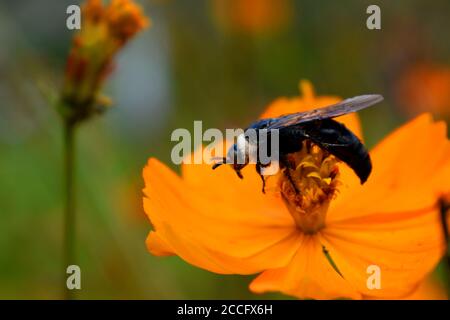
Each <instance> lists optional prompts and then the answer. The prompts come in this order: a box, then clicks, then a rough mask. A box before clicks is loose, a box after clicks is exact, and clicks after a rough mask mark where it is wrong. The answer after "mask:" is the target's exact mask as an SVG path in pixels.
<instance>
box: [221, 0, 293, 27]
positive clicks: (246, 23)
mask: <svg viewBox="0 0 450 320" xmlns="http://www.w3.org/2000/svg"><path fill="white" fill-rule="evenodd" d="M292 12H293V3H292V1H291V0H214V1H212V13H213V16H214V18H215V21H216V22H217V24H218V25H219V27H221V28H222V29H224V30H226V31H233V32H243V33H248V34H260V33H267V32H273V31H277V30H280V29H282V28H283V27H285V26H286V25H287V24H288V23H289V22H290V20H291V18H292Z"/></svg>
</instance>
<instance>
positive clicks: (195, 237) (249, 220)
mask: <svg viewBox="0 0 450 320" xmlns="http://www.w3.org/2000/svg"><path fill="white" fill-rule="evenodd" d="M210 174H212V172H211V170H210ZM233 179H237V178H236V177H233ZM144 180H145V182H146V187H145V189H144V193H145V195H146V197H145V198H144V209H145V211H146V213H147V215H148V216H149V218H150V220H151V222H152V224H153V226H154V228H155V232H156V235H157V236H158V237H159V238H160V239H156V238H154V236H153V235H152V234H151V235H150V238H149V240H148V242H147V243H148V245H149V249H150V250H151V251H152V252H156V253H157V254H158V253H161V252H162V253H166V252H167V251H169V250H170V251H171V252H173V253H175V254H177V255H179V256H180V257H181V258H183V259H184V260H186V261H188V262H189V263H191V264H193V265H196V266H199V267H201V268H204V269H207V270H210V271H213V272H217V273H239V274H248V273H255V272H259V271H261V270H264V269H266V268H274V267H280V266H283V265H286V264H287V263H288V262H289V261H290V259H291V258H292V255H293V254H294V253H295V251H296V249H297V247H298V245H299V241H298V237H299V235H298V233H297V232H296V230H295V228H294V227H293V226H294V223H293V221H292V218H291V217H290V216H289V214H287V213H286V212H284V211H283V210H286V209H285V208H284V207H282V206H279V205H278V204H277V202H276V201H275V202H274V201H272V200H270V199H271V198H270V197H263V196H259V193H261V192H260V191H259V193H257V192H255V194H254V197H253V198H250V199H246V198H241V197H240V196H241V194H239V193H238V194H235V195H234V197H232V198H229V197H224V196H223V195H222V194H221V192H218V190H217V189H214V188H215V187H216V186H217V185H214V186H211V188H205V186H202V187H201V188H197V187H196V186H194V185H188V184H186V183H185V182H184V181H183V180H182V179H181V178H180V177H179V176H177V175H176V174H175V173H174V172H172V171H171V170H170V169H168V168H167V167H166V166H164V165H163V164H161V163H160V162H159V161H157V160H155V159H150V161H149V163H148V165H147V167H146V168H145V169H144ZM237 180H239V179H237ZM208 189H210V190H215V192H211V191H208ZM235 192H236V190H235ZM159 240H161V241H159ZM161 243H164V244H165V247H164V246H161ZM168 248H169V250H168Z"/></svg>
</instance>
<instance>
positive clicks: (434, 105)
mask: <svg viewBox="0 0 450 320" xmlns="http://www.w3.org/2000/svg"><path fill="white" fill-rule="evenodd" d="M395 89H396V91H395V96H396V99H397V101H398V104H399V105H400V106H401V107H402V109H403V110H404V111H405V112H406V113H408V114H412V115H416V114H419V113H421V112H432V113H433V114H436V115H440V116H447V117H449V116H450V67H448V66H445V65H442V66H439V65H433V64H427V63H419V64H416V65H413V66H411V67H410V68H408V69H407V70H406V71H405V72H404V73H403V74H402V75H401V76H400V79H399V81H398V82H397V85H396V86H395Z"/></svg>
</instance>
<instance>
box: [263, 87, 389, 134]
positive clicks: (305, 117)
mask: <svg viewBox="0 0 450 320" xmlns="http://www.w3.org/2000/svg"><path fill="white" fill-rule="evenodd" d="M382 100H383V96H381V95H379V94H367V95H363V96H357V97H353V98H349V99H345V100H343V101H341V102H339V103H336V104H333V105H331V106H328V107H324V108H319V109H315V110H311V111H305V112H298V113H291V114H287V115H284V116H281V117H279V118H275V119H272V121H271V123H270V125H269V126H268V127H267V129H281V128H284V127H288V126H292V125H295V124H299V123H304V122H308V121H313V120H323V119H328V118H335V117H339V116H343V115H345V114H348V113H352V112H356V111H359V110H361V109H365V108H367V107H370V106H372V105H374V104H377V103H378V102H380V101H382Z"/></svg>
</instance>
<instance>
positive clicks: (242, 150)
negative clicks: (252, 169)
mask: <svg viewBox="0 0 450 320" xmlns="http://www.w3.org/2000/svg"><path fill="white" fill-rule="evenodd" d="M247 146H248V141H247V139H246V137H245V136H244V135H243V134H241V135H239V136H238V138H237V142H236V143H235V144H233V145H232V146H231V148H230V149H228V152H227V156H226V157H225V158H223V159H220V158H219V159H218V160H219V161H218V162H216V163H215V164H214V165H213V169H215V168H217V167H218V166H220V165H222V164H229V165H231V167H232V168H233V170H234V171H235V172H236V174H237V175H238V177H239V178H241V179H243V178H244V177H243V175H242V173H241V169H242V168H244V167H245V166H246V165H247V164H248V159H249V156H248V147H247Z"/></svg>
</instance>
